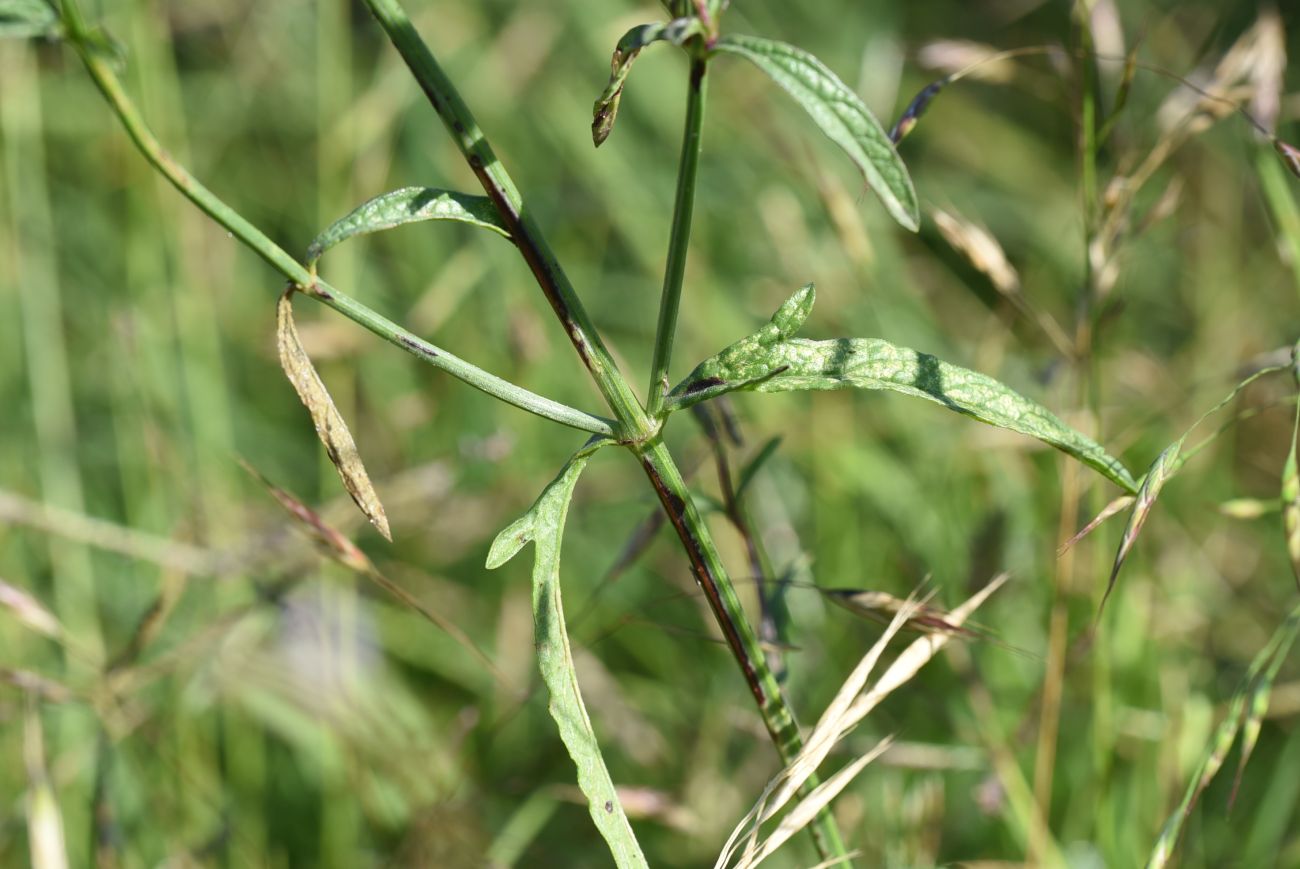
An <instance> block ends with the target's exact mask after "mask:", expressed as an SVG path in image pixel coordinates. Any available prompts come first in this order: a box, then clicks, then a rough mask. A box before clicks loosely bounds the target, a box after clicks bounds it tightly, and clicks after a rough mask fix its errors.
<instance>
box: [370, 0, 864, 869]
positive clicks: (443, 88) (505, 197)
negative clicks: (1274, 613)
mask: <svg viewBox="0 0 1300 869" xmlns="http://www.w3.org/2000/svg"><path fill="white" fill-rule="evenodd" d="M365 2H366V5H367V6H368V7H369V8H370V11H371V12H372V13H373V14H374V16H375V18H376V20H378V21H379V23H380V25H381V26H382V27H383V28H384V31H385V32H386V33H387V34H388V37H389V39H390V40H392V43H393V45H394V47H396V48H397V50H398V53H400V54H401V55H402V58H403V59H404V60H405V61H406V64H407V66H408V67H409V68H410V70H411V73H412V75H414V76H415V79H416V81H418V82H419V83H420V87H421V88H422V89H423V90H424V92H425V94H426V96H428V98H429V102H430V103H431V104H432V106H433V108H434V111H436V112H437V113H438V116H439V117H440V118H441V119H442V121H443V124H445V125H446V127H447V130H448V131H449V132H450V133H451V136H452V138H453V140H454V141H455V142H456V144H457V146H458V147H459V148H460V150H461V153H462V154H464V156H465V160H466V161H467V162H468V163H469V166H470V168H471V169H472V170H473V171H474V174H475V175H476V176H477V177H478V180H479V183H480V184H482V185H483V189H484V190H485V191H486V192H487V194H488V196H489V197H491V199H492V200H493V201H494V202H495V203H496V205H497V210H498V211H499V213H500V214H501V217H502V219H503V221H504V222H505V224H506V227H507V229H509V231H510V235H511V238H513V239H514V242H515V245H516V246H517V247H518V248H519V252H520V254H522V255H523V257H524V260H525V261H526V262H527V263H528V265H529V267H530V268H531V269H532V271H533V275H534V277H535V278H536V279H537V282H538V284H539V285H540V286H541V289H542V292H543V293H544V294H545V295H546V298H547V299H548V300H549V301H550V303H551V307H552V308H554V309H555V313H556V316H558V317H559V318H560V322H561V323H562V324H563V325H564V327H565V329H566V330H567V331H568V333H569V337H570V339H571V340H572V341H573V345H574V347H575V348H576V349H577V351H578V354H579V355H580V356H581V357H582V360H583V362H584V363H586V365H587V370H588V371H589V372H590V374H591V376H592V378H593V379H594V380H595V381H596V385H597V387H598V388H599V389H600V392H601V394H602V395H604V396H605V399H606V401H608V402H609V406H610V409H611V410H613V411H614V414H615V416H616V417H617V418H618V422H619V423H620V426H619V428H620V429H621V430H622V434H623V436H624V437H625V438H627V439H628V444H627V445H628V446H629V447H631V448H632V449H633V450H634V451H635V452H636V454H637V456H638V457H639V458H640V460H641V464H642V466H643V467H644V469H645V471H646V474H647V476H649V478H650V481H651V483H652V484H653V485H654V487H655V491H656V492H657V493H658V494H659V499H660V501H661V502H662V504H663V507H664V509H665V510H666V511H667V513H668V517H669V519H670V520H672V523H673V526H674V528H676V530H677V535H678V537H680V538H681V541H682V545H683V546H684V547H685V549H686V553H687V555H688V557H689V558H690V561H691V567H692V569H693V570H694V571H695V576H696V579H697V581H698V582H699V583H700V587H701V588H702V589H703V590H704V593H705V595H706V597H707V598H708V600H709V606H710V608H711V609H712V611H713V615H714V617H715V618H716V619H717V621H718V625H719V626H720V627H721V629H722V632H723V635H724V636H725V637H726V638H727V645H728V646H729V647H730V648H731V651H732V654H733V655H735V658H736V661H737V662H738V663H739V664H740V668H741V671H742V672H743V673H744V676H745V681H746V682H747V683H748V685H749V688H750V692H751V693H752V694H753V695H754V700H755V702H756V703H757V704H758V708H759V712H760V714H761V715H762V716H763V722H764V724H766V726H767V729H768V732H769V733H770V734H771V736H772V741H773V742H774V743H775V744H776V747H777V750H778V751H779V752H780V754H781V756H782V758H784V759H785V760H786V761H787V762H788V761H789V760H790V759H792V758H793V757H794V755H795V753H797V752H798V751H799V749H800V748H801V747H802V744H803V740H802V737H801V736H800V734H799V728H798V725H797V724H796V723H795V719H794V714H793V712H792V711H791V709H790V706H789V704H788V703H787V702H786V699H785V695H784V694H783V693H782V691H781V686H780V685H779V684H778V683H777V681H776V677H775V675H774V674H773V673H772V671H771V670H770V669H768V666H767V663H766V661H765V660H764V657H763V650H762V648H761V647H760V646H759V643H758V640H757V638H756V637H755V636H754V632H753V629H751V628H750V626H749V622H748V620H747V619H746V617H745V612H744V609H743V608H742V607H741V605H740V600H739V598H737V597H736V592H735V588H734V586H733V585H732V583H731V580H730V578H729V577H728V576H727V572H726V568H724V567H723V564H722V559H721V557H720V556H719V555H718V552H717V549H716V547H714V545H713V538H712V536H711V535H710V534H709V529H708V526H707V525H706V524H705V522H704V518H703V517H702V516H700V514H699V511H698V510H696V509H695V505H694V504H693V503H692V502H691V498H690V493H689V491H688V490H687V488H686V483H685V481H683V480H682V476H681V472H680V471H678V469H677V465H676V464H675V463H674V462H673V458H672V454H671V453H669V451H668V448H667V447H666V446H665V445H664V443H663V440H662V439H661V438H660V436H659V432H658V422H657V421H656V422H652V421H651V419H650V418H649V417H648V416H647V415H646V411H645V409H644V408H643V407H641V405H640V404H639V403H638V402H637V401H636V399H635V397H634V396H633V395H632V392H631V389H630V388H629V387H628V385H627V381H626V380H624V378H623V375H622V373H621V372H620V371H619V370H618V368H617V366H615V365H614V363H613V360H612V359H610V357H609V355H608V351H606V349H605V346H604V344H603V343H601V340H600V336H599V335H598V334H597V332H596V330H595V327H594V326H593V325H592V323H591V321H590V320H589V319H588V317H587V313H586V311H585V310H584V309H583V307H582V303H581V302H580V301H579V300H578V297H577V293H576V292H575V291H574V289H573V286H572V284H570V283H569V279H568V277H567V276H566V275H565V273H564V270H563V269H562V268H561V267H560V264H559V262H558V261H557V260H556V258H555V254H554V253H553V252H552V251H551V249H550V247H549V246H548V245H547V244H546V241H545V239H544V238H543V237H542V233H541V230H540V228H539V227H538V226H537V224H536V223H535V222H534V221H533V219H532V218H531V216H530V214H529V212H528V209H527V208H526V207H525V206H524V202H523V198H522V197H521V196H520V194H519V191H518V189H516V187H515V185H514V182H513V181H511V179H510V175H509V174H508V173H507V172H506V169H505V167H504V166H502V165H501V163H500V161H499V160H497V157H496V155H495V154H494V153H493V151H492V148H491V146H490V145H489V144H488V142H487V139H486V138H484V136H483V133H482V131H481V130H480V129H479V126H478V123H477V122H476V121H475V120H474V116H473V115H472V114H471V113H470V110H469V108H468V107H467V106H466V105H465V103H464V101H463V100H462V99H461V97H460V94H459V93H458V92H457V91H456V87H455V85H453V84H452V82H451V80H450V79H448V78H447V76H446V74H445V73H444V72H443V71H442V68H441V67H440V66H439V65H438V62H437V61H436V60H435V59H434V57H433V55H432V53H430V51H429V48H428V46H426V45H425V44H424V41H423V40H422V39H421V38H420V35H419V34H418V33H417V32H416V30H415V28H414V26H413V25H412V24H411V21H410V19H409V18H408V17H407V16H406V13H405V12H404V11H403V10H402V7H401V5H400V4H399V3H398V2H397V0H365ZM692 81H693V82H694V83H695V87H694V88H693V90H694V91H695V92H696V94H697V96H693V97H692V100H693V101H694V100H695V99H697V98H698V100H699V103H698V106H697V109H696V113H697V114H698V117H697V118H696V120H695V121H694V122H691V121H689V120H688V124H690V123H694V124H695V125H696V126H698V125H700V123H701V121H702V120H703V69H702V68H701V69H700V72H699V76H698V80H697V78H696V76H695V72H694V66H693V67H692ZM688 114H689V111H688ZM697 132H698V131H697ZM686 138H687V145H686V147H685V148H684V153H686V152H689V151H690V150H691V148H690V145H691V141H690V140H691V135H690V133H689V132H688V133H687V137H686ZM698 149H699V146H698V135H697V136H696V137H695V148H694V150H695V152H696V157H698ZM692 159H695V158H692ZM694 174H695V173H694V168H692V169H691V171H690V172H689V177H690V178H691V182H690V183H689V185H687V186H688V188H689V189H688V190H687V192H688V193H690V194H692V195H691V196H687V197H686V199H687V200H688V201H689V200H691V199H693V188H694ZM681 195H682V191H681V190H680V189H679V197H681ZM686 229H689V226H687V227H686ZM688 234H689V233H688V232H684V233H683V238H682V242H681V244H680V245H679V247H680V248H681V253H682V254H683V255H684V248H685V236H686V235H688ZM666 286H667V282H666ZM678 291H680V279H679V280H678ZM672 310H673V316H674V318H675V315H676V304H675V303H674V304H673V306H672ZM669 334H671V331H670V333H669ZM817 784H818V780H817V777H816V776H812V777H811V778H809V779H808V781H807V782H806V783H805V786H804V789H803V790H801V791H800V792H801V793H806V792H807V791H809V790H811V789H812V788H814V787H816V786H817ZM810 830H811V831H812V834H813V839H814V842H815V844H816V846H817V850H818V852H819V853H820V854H821V856H822V858H823V859H827V858H831V857H844V855H845V854H846V853H847V852H846V849H845V846H844V842H843V840H842V839H841V837H840V833H839V828H838V827H837V826H836V824H835V819H834V817H833V816H832V815H831V814H830V812H829V811H828V810H826V809H823V810H822V811H821V812H820V813H818V815H817V817H816V819H815V820H814V821H813V823H812V825H811V826H810ZM846 862H847V861H843V860H842V861H841V865H843V864H844V863H846Z"/></svg>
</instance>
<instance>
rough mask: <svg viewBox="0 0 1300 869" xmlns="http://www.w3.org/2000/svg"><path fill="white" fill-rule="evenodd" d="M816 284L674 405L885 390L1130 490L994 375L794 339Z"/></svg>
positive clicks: (1117, 471) (867, 346)
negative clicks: (1035, 446) (1070, 460)
mask: <svg viewBox="0 0 1300 869" xmlns="http://www.w3.org/2000/svg"><path fill="white" fill-rule="evenodd" d="M813 300H814V292H813V287H812V285H811V284H809V285H808V286H806V287H804V288H803V289H801V290H799V292H797V293H795V294H794V296H792V297H791V298H790V299H789V301H787V302H786V303H785V304H784V305H782V306H781V308H780V309H779V310H778V311H777V312H776V314H775V315H773V317H772V319H771V321H770V322H769V323H768V324H767V325H766V326H764V327H763V328H762V329H760V330H759V331H758V332H757V333H756V334H754V335H751V336H750V337H748V338H744V339H741V340H740V341H737V342H736V343H735V344H732V345H731V346H730V347H728V348H727V349H725V350H723V351H722V352H721V353H719V354H718V355H716V356H714V357H712V358H710V359H707V360H705V361H704V362H701V363H700V364H699V365H698V366H696V368H695V370H694V371H692V372H691V373H690V374H689V375H688V376H687V377H686V379H685V380H683V381H682V382H681V383H680V384H678V385H677V386H676V387H675V388H674V389H673V390H672V392H671V393H670V394H669V401H668V406H669V408H670V409H672V410H678V409H680V408H683V407H689V406H690V405H692V404H695V403H697V402H700V401H704V400H706V399H710V398H714V397H715V396H718V395H721V394H723V393H726V392H734V391H736V390H748V391H753V392H789V391H792V390H815V389H840V388H843V387H846V386H851V387H856V388H858V389H886V390H890V391H893V392H901V393H903V394H904V395H911V396H914V397H917V398H924V399H926V400H927V401H933V402H935V403H936V404H941V405H943V406H944V407H946V408H948V409H949V410H953V411H956V412H957V413H961V414H965V415H966V416H971V417H974V418H975V419H978V420H979V421H981V422H985V423H988V424H989V425H993V426H997V427H998V428H1003V429H1007V430H1009V431H1014V432H1019V433H1020V434H1025V435H1029V436H1030V437H1034V438H1037V439H1038V440H1040V441H1042V442H1043V443H1046V444H1049V445H1051V446H1053V447H1056V448H1057V449H1059V450H1061V451H1062V452H1065V453H1067V454H1069V455H1071V456H1073V457H1074V458H1076V459H1078V460H1079V461H1081V462H1083V463H1084V464H1086V465H1088V466H1089V467H1091V468H1093V469H1095V470H1096V471H1097V472H1098V473H1100V474H1102V475H1103V476H1105V477H1106V478H1107V479H1109V480H1111V481H1112V482H1114V483H1115V484H1116V485H1118V486H1120V487H1122V488H1123V489H1124V490H1125V491H1127V492H1135V491H1136V490H1137V483H1136V482H1135V481H1134V480H1133V476H1132V475H1131V474H1130V473H1129V471H1128V469H1127V468H1125V467H1124V465H1123V463H1121V462H1120V461H1119V459H1116V458H1114V457H1112V456H1110V455H1109V454H1107V452H1106V451H1105V450H1104V449H1103V448H1102V447H1101V446H1100V445H1099V444H1097V443H1096V442H1095V441H1093V440H1092V439H1091V438H1089V437H1087V436H1086V435H1084V434H1082V433H1080V432H1078V431H1075V430H1074V429H1072V428H1070V427H1069V426H1067V425H1066V424H1065V423H1063V422H1061V420H1059V419H1058V418H1057V417H1056V416H1055V415H1053V414H1052V413H1051V412H1050V411H1049V410H1047V409H1046V408H1045V407H1043V406H1042V405H1040V404H1038V403H1037V402H1034V401H1030V400H1029V399H1027V398H1025V397H1024V396H1022V395H1020V394H1019V393H1017V392H1015V391H1014V390H1012V389H1010V388H1009V387H1007V386H1005V385H1003V384H1002V383H999V382H998V381H996V380H994V379H993V378H991V377H987V376H985V375H983V374H979V373H977V372H974V371H970V370H968V369H966V368H959V367H957V366H956V365H949V364H948V363H946V362H941V361H939V360H938V359H936V358H935V357H934V356H931V355H929V354H927V353H919V352H917V351H915V350H909V349H907V348H906V347H898V346H896V345H894V344H891V343H889V342H888V341H883V340H881V339H878V338H840V339H837V340H833V341H809V340H805V339H800V338H793V337H791V336H792V335H793V333H794V332H795V331H796V330H797V329H798V328H799V327H800V326H802V325H803V322H804V320H805V319H806V318H807V316H808V312H809V311H810V310H811V309H812V304H813Z"/></svg>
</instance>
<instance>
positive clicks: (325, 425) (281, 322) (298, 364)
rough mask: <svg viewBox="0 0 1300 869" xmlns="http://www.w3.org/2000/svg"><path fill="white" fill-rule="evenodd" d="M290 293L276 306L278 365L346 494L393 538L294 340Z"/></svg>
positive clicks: (335, 413)
mask: <svg viewBox="0 0 1300 869" xmlns="http://www.w3.org/2000/svg"><path fill="white" fill-rule="evenodd" d="M293 293H294V291H293V290H292V289H290V290H289V291H288V292H286V293H285V294H284V295H283V296H281V297H280V303H279V305H278V307H277V308H276V321H277V329H276V344H277V346H278V348H279V351H280V367H281V368H283V369H284V373H285V375H286V376H287V377H288V378H289V382H290V383H292V384H293V388H294V391H295V392H297V393H298V397H299V398H300V399H302V403H303V404H304V405H305V406H306V408H307V410H308V411H309V412H310V413H311V419H312V422H313V423H315V424H316V434H318V435H319V436H320V440H321V443H323V444H324V445H325V451H326V453H327V454H328V455H329V457H330V461H331V462H333V463H334V467H335V468H336V469H337V470H338V472H339V477H340V478H342V480H343V486H344V487H345V488H346V489H347V490H348V494H349V495H351V496H352V500H353V501H355V502H356V503H357V506H358V507H360V508H361V512H362V513H364V514H366V518H367V519H369V520H370V522H371V524H373V525H374V526H375V527H376V528H377V529H379V533H380V534H382V535H384V537H385V538H387V539H389V540H391V539H393V538H392V533H391V532H390V531H389V530H388V517H387V516H386V515H384V505H383V504H381V503H380V501H379V495H378V493H376V492H375V487H374V485H373V484H371V482H370V475H369V474H367V473H366V468H365V465H363V464H362V462H361V456H360V454H359V453H358V452H357V445H356V442H355V441H354V440H353V439H352V433H351V432H350V431H348V426H347V423H346V422H344V421H343V415H342V414H340V413H339V410H338V408H337V407H335V406H334V399H332V398H330V394H329V391H328V390H326V389H325V384H324V383H323V382H322V381H321V379H320V375H319V374H317V373H316V368H315V367H314V366H313V365H312V364H311V359H310V358H308V356H307V351H306V350H304V349H303V346H302V342H301V341H300V340H299V339H298V330H297V329H296V328H295V327H294V324H293Z"/></svg>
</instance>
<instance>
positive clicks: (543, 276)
mask: <svg viewBox="0 0 1300 869" xmlns="http://www.w3.org/2000/svg"><path fill="white" fill-rule="evenodd" d="M365 2H366V6H368V7H369V8H370V11H371V13H372V14H373V15H374V16H375V19H376V20H377V21H378V22H379V24H380V26H382V27H383V28H384V32H385V33H387V34H388V38H389V39H390V40H391V41H392V43H393V47H395V48H396V49H397V52H398V54H400V55H401V56H402V60H404V61H406V65H407V67H409V68H410V70H411V74H412V75H413V76H415V80H416V81H417V82H418V83H419V85H420V88H421V89H422V90H423V91H424V93H425V96H427V97H428V98H429V102H430V104H432V106H433V109H434V111H435V112H437V113H438V117H439V118H441V119H442V122H443V124H444V125H446V127H447V132H449V133H450V134H451V137H452V140H453V141H454V142H455V143H456V146H457V147H458V148H460V152H461V153H462V154H463V155H464V156H465V161H466V162H467V163H468V164H469V167H470V169H471V170H473V172H474V175H475V176H476V177H477V178H478V180H479V183H480V184H481V185H482V186H483V190H484V191H485V192H486V193H487V195H488V196H489V197H490V198H491V199H492V201H493V202H494V203H496V206H497V211H498V212H499V213H500V215H501V219H502V221H503V222H504V224H505V226H506V229H507V230H508V231H509V232H510V236H511V238H512V239H514V242H515V245H516V246H517V247H518V248H519V252H520V254H522V255H523V258H524V261H525V262H526V263H528V267H529V269H531V270H532V272H533V275H534V277H536V279H537V283H538V285H540V286H541V288H542V292H543V293H544V294H545V295H546V300H547V301H548V302H550V305H551V307H552V308H553V309H554V310H555V315H556V316H557V317H558V318H559V320H560V323H561V324H562V325H563V326H564V329H565V331H566V332H567V333H568V335H569V340H570V341H572V342H573V346H574V348H576V349H577V351H578V355H579V356H581V357H582V362H583V364H584V365H586V366H587V370H588V371H589V372H590V373H591V377H592V379H593V380H594V381H595V383H596V388H597V389H599V390H600V393H601V395H602V396H603V397H604V399H605V401H606V402H607V403H608V404H609V407H610V409H611V410H613V411H614V415H615V417H617V419H618V421H619V422H620V423H621V424H622V429H623V430H622V431H620V432H619V433H618V435H619V437H621V438H622V439H624V440H643V439H644V438H646V437H648V436H649V435H651V434H652V433H653V432H654V431H655V430H656V428H657V426H656V425H655V424H652V423H651V421H650V418H649V417H648V416H647V415H646V412H645V408H643V407H642V406H641V402H639V401H638V400H637V398H636V396H635V395H634V394H633V392H632V389H631V387H629V386H628V383H627V380H626V379H624V377H623V375H622V374H621V373H620V372H619V370H618V366H617V365H616V364H615V363H614V359H613V357H612V356H610V354H609V350H607V349H606V347H605V344H604V342H603V341H601V339H600V335H599V334H598V333H597V332H596V328H595V326H594V325H593V324H592V322H591V318H590V317H588V316H587V312H586V310H585V309H584V308H583V307H582V301H581V300H580V299H579V298H578V294H577V292H576V291H575V290H574V289H573V284H572V283H570V281H569V278H568V276H567V275H565V273H564V270H563V269H562V268H560V263H559V261H558V260H557V259H556V257H555V253H554V252H553V251H552V250H551V247H550V245H549V244H548V243H547V242H546V239H545V237H544V236H543V235H542V230H541V227H540V226H538V224H537V222H536V220H535V219H534V218H533V216H532V214H531V212H530V211H529V210H528V209H527V208H525V207H524V201H523V197H522V196H520V195H519V190H518V188H516V187H515V184H514V181H512V180H511V178H510V175H509V173H507V172H506V170H505V167H504V166H502V165H501V161H500V160H498V159H497V155H496V153H495V152H494V151H493V150H492V146H491V145H490V144H488V141H487V139H486V138H485V137H484V135H483V131H482V130H481V129H480V128H479V125H478V121H476V120H475V119H474V115H473V113H471V112H470V110H469V107H468V106H467V105H465V101H464V100H462V99H461V97H460V93H459V92H458V91H457V90H456V88H455V86H454V85H453V84H452V83H451V79H449V78H447V74H446V73H445V72H443V70H442V67H441V66H440V65H439V64H438V61H437V60H436V59H435V58H434V56H433V53H432V52H431V51H429V47H428V46H427V45H425V43H424V40H423V39H421V38H420V34H419V33H417V32H416V30H415V26H414V25H413V24H412V23H411V19H410V18H408V17H407V15H406V12H405V11H404V10H403V9H402V6H401V4H399V3H397V2H396V0H365Z"/></svg>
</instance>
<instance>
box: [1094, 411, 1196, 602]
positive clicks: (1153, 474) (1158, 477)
mask: <svg viewBox="0 0 1300 869" xmlns="http://www.w3.org/2000/svg"><path fill="white" fill-rule="evenodd" d="M1186 441H1187V433H1184V434H1183V436H1182V437H1180V438H1179V439H1178V440H1176V441H1174V442H1173V443H1172V444H1170V445H1169V446H1167V447H1165V448H1164V450H1162V451H1161V453H1160V455H1158V456H1156V460H1155V461H1154V462H1152V463H1151V467H1150V468H1148V469H1147V473H1146V476H1145V477H1143V478H1142V486H1141V488H1139V489H1138V492H1137V497H1136V498H1135V499H1134V501H1133V512H1131V513H1129V516H1128V524H1127V525H1125V526H1124V534H1123V536H1122V537H1120V540H1119V549H1118V550H1117V551H1116V552H1115V563H1114V564H1113V565H1111V568H1110V579H1108V580H1107V581H1106V593H1105V594H1103V595H1102V597H1101V605H1102V608H1103V609H1104V608H1105V606H1106V601H1107V600H1108V599H1109V598H1110V593H1111V592H1112V591H1114V590H1115V580H1116V579H1118V578H1119V571H1120V568H1121V567H1123V566H1124V559H1126V558H1128V554H1129V552H1130V551H1132V549H1133V544H1134V543H1136V542H1137V536H1138V534H1139V533H1140V532H1141V531H1142V526H1143V525H1145V524H1146V521H1147V517H1148V516H1149V515H1151V508H1152V507H1154V506H1155V503H1156V498H1157V497H1159V495H1160V490H1161V489H1163V488H1164V487H1165V483H1167V482H1169V478H1170V477H1172V476H1173V475H1174V474H1175V473H1176V472H1177V471H1178V469H1179V468H1181V467H1182V462H1181V461H1180V460H1179V459H1180V457H1181V455H1182V452H1183V444H1184V443H1185V442H1186Z"/></svg>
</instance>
